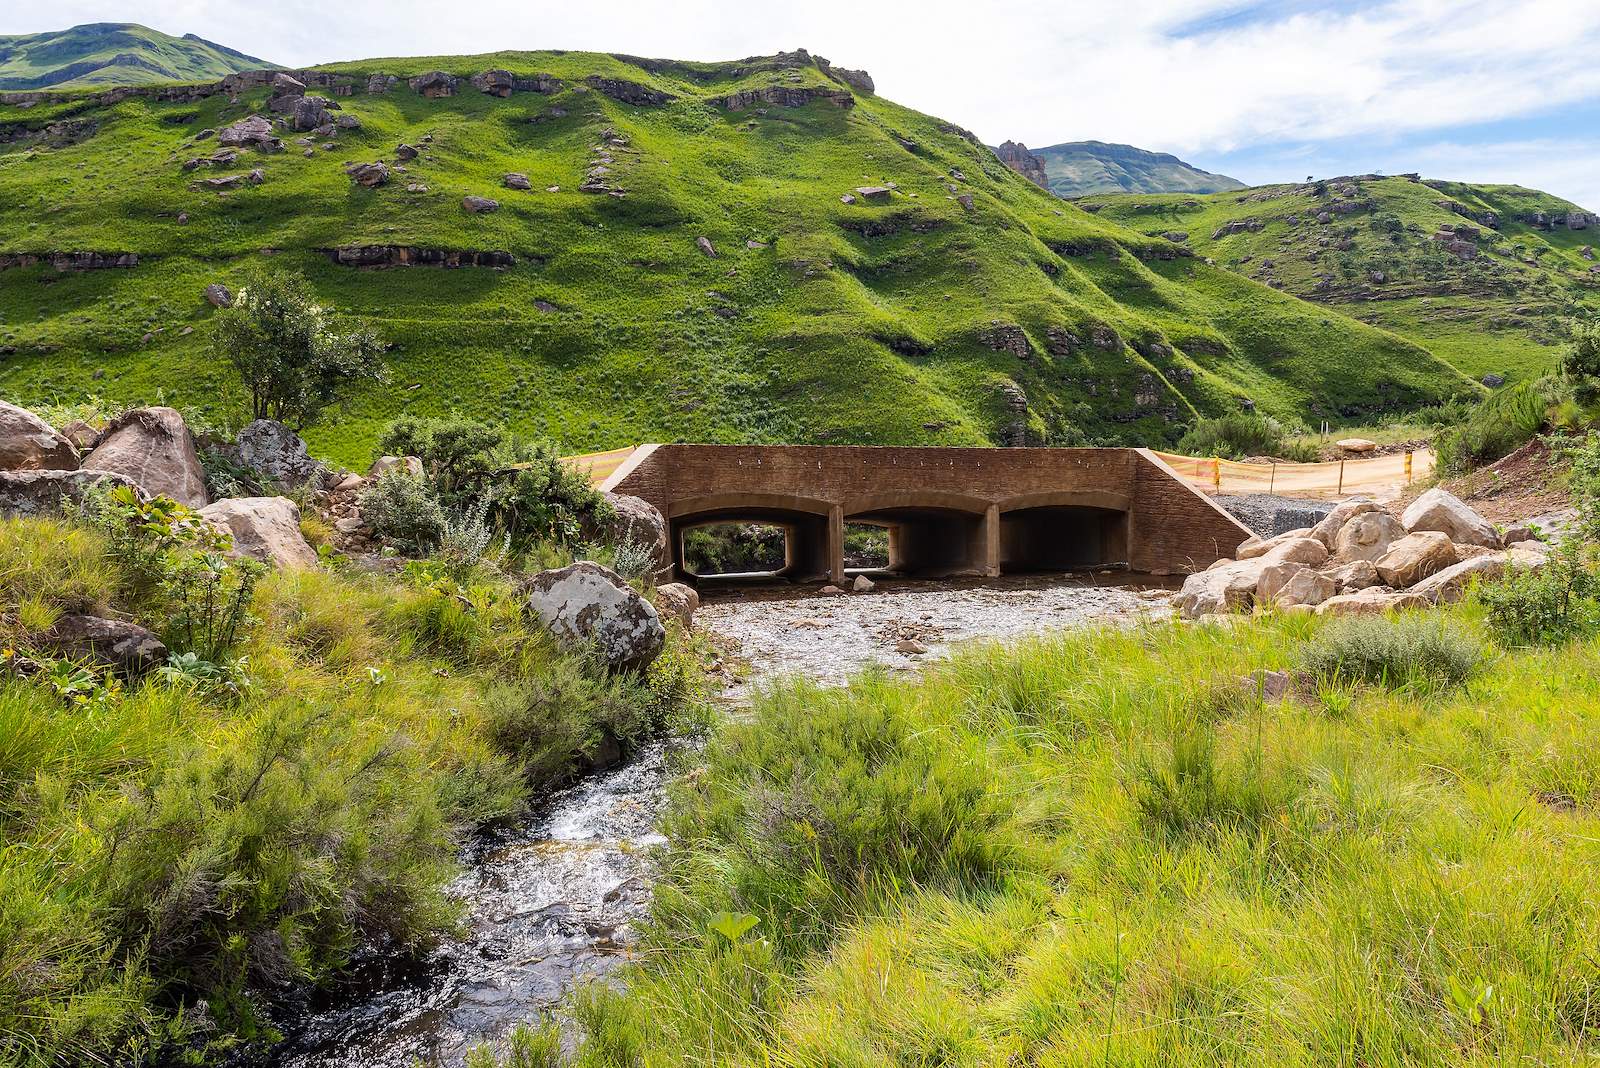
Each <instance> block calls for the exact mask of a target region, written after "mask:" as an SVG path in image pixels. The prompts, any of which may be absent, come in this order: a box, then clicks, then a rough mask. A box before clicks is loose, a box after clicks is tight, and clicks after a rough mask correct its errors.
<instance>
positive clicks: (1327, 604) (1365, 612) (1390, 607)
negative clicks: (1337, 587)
mask: <svg viewBox="0 0 1600 1068" xmlns="http://www.w3.org/2000/svg"><path fill="white" fill-rule="evenodd" d="M1427 603H1428V599H1427V598H1426V597H1424V596H1422V595H1421V594H1419V593H1413V592H1412V591H1410V590H1388V589H1384V588H1383V587H1382V586H1373V587H1371V588H1369V589H1364V590H1358V591H1356V592H1355V593H1341V594H1339V595H1338V596H1336V597H1329V598H1328V599H1327V600H1326V601H1323V602H1322V603H1321V604H1319V605H1317V615H1319V616H1371V615H1381V614H1382V613H1384V612H1390V611H1397V610H1399V609H1402V608H1422V607H1425V606H1426V605H1427Z"/></svg>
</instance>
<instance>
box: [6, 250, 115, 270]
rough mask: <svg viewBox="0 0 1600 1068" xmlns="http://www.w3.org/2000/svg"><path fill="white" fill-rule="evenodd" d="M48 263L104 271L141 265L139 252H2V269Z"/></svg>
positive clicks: (76, 268)
mask: <svg viewBox="0 0 1600 1068" xmlns="http://www.w3.org/2000/svg"><path fill="white" fill-rule="evenodd" d="M39 263H48V264H49V265H50V266H51V267H53V268H55V269H56V270H58V271H104V270H110V269H112V268H116V267H137V266H139V254H138V253H137V252H0V271H3V270H5V269H6V268H8V267H32V266H34V265H35V264H39Z"/></svg>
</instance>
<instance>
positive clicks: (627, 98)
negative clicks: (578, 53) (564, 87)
mask: <svg viewBox="0 0 1600 1068" xmlns="http://www.w3.org/2000/svg"><path fill="white" fill-rule="evenodd" d="M584 82H585V84H586V85H588V86H589V88H591V89H594V90H596V91H598V92H602V93H604V94H605V95H606V96H609V97H610V98H611V99H613V100H620V101H622V102H623V103H624V104H632V105H634V106H635V107H660V106H661V105H662V104H667V103H671V102H672V101H673V100H675V99H677V98H676V97H674V96H673V95H672V94H671V93H663V92H661V91H660V90H657V89H652V88H650V87H649V86H648V85H640V84H639V83H638V82H630V81H628V80H627V79H626V78H606V77H602V76H601V75H599V74H591V75H589V77H587V78H586V79H584Z"/></svg>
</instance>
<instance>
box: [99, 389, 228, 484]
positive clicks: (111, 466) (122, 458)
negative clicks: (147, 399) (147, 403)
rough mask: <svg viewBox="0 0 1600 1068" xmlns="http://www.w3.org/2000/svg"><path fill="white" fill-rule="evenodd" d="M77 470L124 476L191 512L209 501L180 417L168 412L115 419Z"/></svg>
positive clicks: (155, 410) (144, 410) (149, 410)
mask: <svg viewBox="0 0 1600 1068" xmlns="http://www.w3.org/2000/svg"><path fill="white" fill-rule="evenodd" d="M83 466H84V468H85V469H86V470H90V471H111V472H113V473H115V474H119V475H126V476H127V477H128V478H129V479H130V480H132V481H133V482H134V483H135V484H136V485H138V486H140V487H142V488H143V489H144V490H145V491H146V492H148V493H152V494H163V495H165V496H168V497H171V498H172V499H173V500H175V501H178V502H179V503H180V504H186V505H188V506H189V507H191V508H203V507H205V505H206V504H208V503H209V502H210V497H209V496H208V495H207V493H206V477H205V472H204V471H203V470H201V468H200V458H199V457H198V456H196V455H195V451H194V438H193V437H191V436H190V434H189V428H188V427H187V426H185V425H184V423H183V416H181V415H179V414H178V413H177V412H176V411H174V410H173V409H171V408H135V409H134V410H133V411H130V412H124V413H123V414H121V415H119V416H117V418H115V419H113V420H112V421H111V424H110V425H109V426H107V427H106V432H105V434H104V436H102V437H101V439H100V444H99V445H96V446H95V449H94V451H93V452H91V453H90V454H89V455H88V456H85V457H84V458H83Z"/></svg>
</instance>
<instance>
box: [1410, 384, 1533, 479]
mask: <svg viewBox="0 0 1600 1068" xmlns="http://www.w3.org/2000/svg"><path fill="white" fill-rule="evenodd" d="M1563 394H1564V390H1563V388H1562V385H1561V383H1560V381H1559V380H1557V379H1555V378H1553V377H1547V378H1542V379H1539V380H1537V381H1532V382H1519V383H1517V384H1516V385H1514V386H1511V387H1509V388H1507V389H1503V390H1501V391H1499V392H1498V393H1495V394H1492V395H1491V396H1490V397H1489V398H1488V399H1487V400H1485V401H1484V402H1483V403H1482V404H1480V405H1478V407H1477V408H1475V409H1473V410H1472V412H1471V414H1470V415H1468V416H1467V417H1466V419H1465V420H1464V421H1462V422H1460V423H1458V424H1457V425H1455V426H1453V427H1451V428H1449V429H1446V430H1444V431H1443V432H1441V433H1440V434H1439V435H1438V436H1437V437H1436V438H1435V439H1434V449H1435V451H1436V453H1437V456H1438V464H1439V469H1440V470H1441V471H1443V472H1445V473H1446V474H1452V475H1459V474H1465V473H1466V472H1468V471H1471V470H1472V469H1473V468H1475V467H1479V466H1481V465H1483V464H1486V463H1492V462H1493V461H1495V460H1498V459H1500V458H1501V457H1502V456H1506V455H1509V454H1510V453H1512V452H1515V451H1516V450H1517V449H1518V448H1520V447H1522V446H1523V445H1525V444H1527V443H1528V442H1530V441H1532V440H1533V439H1534V438H1535V437H1537V436H1538V434H1539V432H1540V431H1541V430H1543V429H1544V428H1545V425H1546V423H1547V421H1548V418H1549V412H1550V409H1551V406H1552V405H1555V404H1557V403H1559V402H1560V400H1561V399H1562V396H1563Z"/></svg>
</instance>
